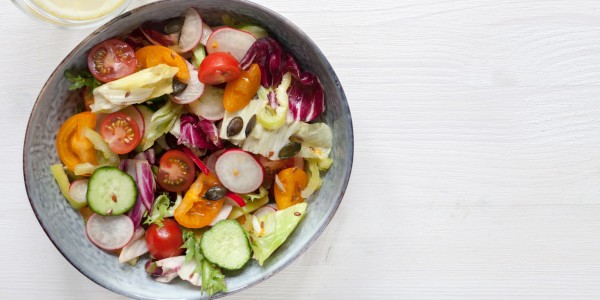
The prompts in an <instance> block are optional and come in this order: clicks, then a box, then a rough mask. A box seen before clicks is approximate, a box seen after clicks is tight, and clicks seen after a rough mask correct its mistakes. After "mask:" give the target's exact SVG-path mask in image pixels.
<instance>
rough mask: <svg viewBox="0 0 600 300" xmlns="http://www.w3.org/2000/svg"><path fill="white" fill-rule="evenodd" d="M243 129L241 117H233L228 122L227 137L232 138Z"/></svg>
mask: <svg viewBox="0 0 600 300" xmlns="http://www.w3.org/2000/svg"><path fill="white" fill-rule="evenodd" d="M242 128H244V119H242V118H241V117H235V118H233V119H231V121H229V125H227V136H234V135H236V134H238V133H240V131H242Z"/></svg>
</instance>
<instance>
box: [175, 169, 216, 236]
mask: <svg viewBox="0 0 600 300" xmlns="http://www.w3.org/2000/svg"><path fill="white" fill-rule="evenodd" d="M215 185H221V183H220V182H219V179H217V177H216V176H215V175H213V174H212V173H210V174H208V175H206V174H204V173H202V174H200V176H198V179H196V181H195V182H194V183H192V186H190V189H189V190H188V191H187V192H186V193H185V196H184V197H183V199H182V200H181V203H180V204H179V206H178V207H177V208H176V209H175V220H176V221H177V223H179V225H181V226H183V227H187V228H202V227H205V226H208V225H209V224H210V223H211V222H212V221H213V220H214V219H215V218H216V217H217V215H218V214H219V211H221V208H222V207H223V202H225V199H224V198H222V199H219V200H217V201H210V200H206V199H204V198H202V196H203V195H204V193H206V191H207V190H208V189H209V188H211V187H213V186H215Z"/></svg>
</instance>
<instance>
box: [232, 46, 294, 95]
mask: <svg viewBox="0 0 600 300" xmlns="http://www.w3.org/2000/svg"><path fill="white" fill-rule="evenodd" d="M281 54H282V49H281V45H279V43H278V42H277V41H275V40H274V39H272V38H270V37H264V38H261V39H258V40H256V42H254V44H252V47H250V49H249V50H248V52H246V55H245V56H244V58H243V59H242V61H241V62H240V65H241V67H242V69H244V70H247V69H248V68H250V66H251V65H252V64H258V66H259V67H260V74H261V81H260V82H261V84H262V86H264V87H271V86H277V85H279V83H281V78H282V77H283V74H282V70H281Z"/></svg>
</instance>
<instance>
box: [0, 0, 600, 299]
mask: <svg viewBox="0 0 600 300" xmlns="http://www.w3.org/2000/svg"><path fill="white" fill-rule="evenodd" d="M142 2H150V1H138V2H136V5H139V4H141V3H142ZM257 2H258V3H260V4H262V5H265V6H267V7H269V8H271V9H273V10H275V11H277V12H279V13H281V14H282V15H283V16H285V17H286V18H288V19H290V20H291V21H292V22H294V23H295V24H297V25H298V26H299V27H300V28H302V29H303V30H304V31H305V32H306V33H308V34H309V35H310V36H311V37H312V38H313V40H314V41H315V42H316V43H317V45H318V46H319V47H320V48H321V49H322V50H323V52H324V53H325V55H326V56H327V57H328V59H329V61H330V62H331V64H332V65H333V67H334V69H335V70H336V72H337V74H338V76H339V78H340V81H341V83H342V85H343V86H344V89H345V91H346V94H347V97H348V101H349V103H350V107H351V110H352V113H353V119H354V124H355V138H356V144H355V147H356V153H355V157H356V158H355V162H354V172H353V175H352V178H351V182H350V185H349V188H348V190H347V192H346V196H345V198H344V201H343V202H342V205H341V207H340V209H339V211H338V213H337V214H336V216H335V218H334V219H333V221H332V222H331V224H330V226H329V227H328V229H327V230H326V231H325V232H324V233H323V235H322V236H321V237H320V238H319V239H318V240H317V242H316V243H315V244H314V245H313V246H312V247H311V248H310V249H309V250H308V251H307V252H306V253H305V254H304V255H303V256H301V257H300V258H299V259H298V260H297V261H296V262H295V263H293V264H292V265H291V266H290V267H288V268H287V269H285V270H284V271H282V272H281V273H280V274H278V275H276V276H275V277H273V278H271V279H269V280H268V281H266V282H264V283H261V284H259V285H258V286H255V287H253V288H250V289H248V290H246V291H244V292H241V293H239V294H236V295H234V296H232V297H231V299H281V298H283V297H285V298H286V299H306V298H315V299H332V298H333V299H340V298H342V299H343V298H346V299H365V298H368V299H598V298H600V285H599V284H598V283H599V280H600V134H599V132H600V104H599V103H600V38H599V37H600V3H598V2H597V1H502V0H499V1H477V0H437V1H432V0H425V1H423V0H410V1H393V0H376V1H358V0H344V1H342V0H325V1H322V0H321V1H317V0H306V1H303V2H302V3H299V2H293V1H275V0H261V1H257ZM0 14H1V18H0V19H1V20H2V21H0V22H2V23H3V25H4V26H3V27H4V28H9V29H10V30H8V31H7V32H6V33H5V35H8V36H7V37H5V43H4V44H3V45H2V46H1V47H0V65H2V69H3V71H2V72H1V73H0V77H1V78H0V79H1V80H0V84H1V85H2V88H0V98H1V99H2V101H3V109H1V110H0V126H1V127H2V128H4V129H5V130H2V131H0V139H1V140H2V141H4V143H2V145H0V152H1V153H2V158H1V160H2V161H1V162H2V166H3V169H4V170H3V172H1V173H0V185H1V186H2V191H3V192H4V194H3V200H2V203H3V209H2V210H0V216H1V217H0V228H2V232H3V237H2V238H3V239H2V242H0V246H1V248H2V255H1V256H0V265H1V266H2V269H3V271H2V272H0V299H31V298H33V297H36V298H37V297H40V298H41V297H44V298H45V299H81V298H83V297H85V298H87V299H121V297H120V296H118V295H115V294H113V293H112V292H110V291H107V290H104V289H103V288H101V287H99V286H97V285H95V284H94V283H93V282H91V281H90V280H88V279H87V278H85V277H84V276H83V275H81V274H79V273H78V272H77V271H76V270H75V269H74V268H73V267H72V266H70V265H69V264H68V262H67V261H66V260H65V259H64V258H62V256H61V255H60V254H59V253H58V251H57V250H56V249H55V248H54V247H53V246H52V244H51V243H50V241H49V240H48V238H47V237H46V236H45V235H44V233H43V231H42V230H41V227H40V226H39V224H38V223H37V221H36V219H35V216H34V215H33V213H32V211H31V208H30V206H29V204H28V202H27V200H26V199H27V198H26V195H25V190H24V185H23V180H22V177H21V175H20V174H22V162H21V158H22V144H23V136H24V130H25V126H26V122H27V118H28V116H29V112H30V109H31V107H32V105H33V103H34V101H35V97H36V96H37V93H38V92H39V89H40V88H41V87H42V85H43V84H44V82H45V80H46V78H47V77H48V76H49V75H50V73H51V72H52V70H53V69H54V67H55V66H56V65H57V64H58V63H59V62H60V60H61V59H62V58H63V57H64V56H65V55H66V54H67V53H68V52H69V51H70V49H72V48H73V47H74V46H75V45H76V44H77V43H78V42H79V41H80V40H81V39H83V38H84V37H85V36H86V35H87V34H88V33H89V32H91V30H88V31H85V30H84V31H60V30H55V29H53V28H49V27H47V26H45V25H41V24H38V23H36V22H34V21H32V20H30V19H29V18H27V17H25V16H23V15H22V14H20V12H19V11H17V9H16V8H14V7H13V6H12V4H11V3H10V2H8V1H4V2H2V3H0ZM6 129H8V130H6ZM57 217H60V216H57Z"/></svg>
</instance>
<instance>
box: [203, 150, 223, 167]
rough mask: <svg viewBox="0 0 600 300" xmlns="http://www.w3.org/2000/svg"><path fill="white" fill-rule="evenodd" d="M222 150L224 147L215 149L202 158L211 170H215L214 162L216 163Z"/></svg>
mask: <svg viewBox="0 0 600 300" xmlns="http://www.w3.org/2000/svg"><path fill="white" fill-rule="evenodd" d="M223 152H225V149H222V150H218V151H215V152H213V153H212V154H211V155H209V156H208V157H207V158H206V159H205V160H204V164H205V165H206V167H207V168H208V169H209V170H210V171H211V172H214V171H215V164H216V163H217V158H219V156H220V155H221V154H223Z"/></svg>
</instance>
